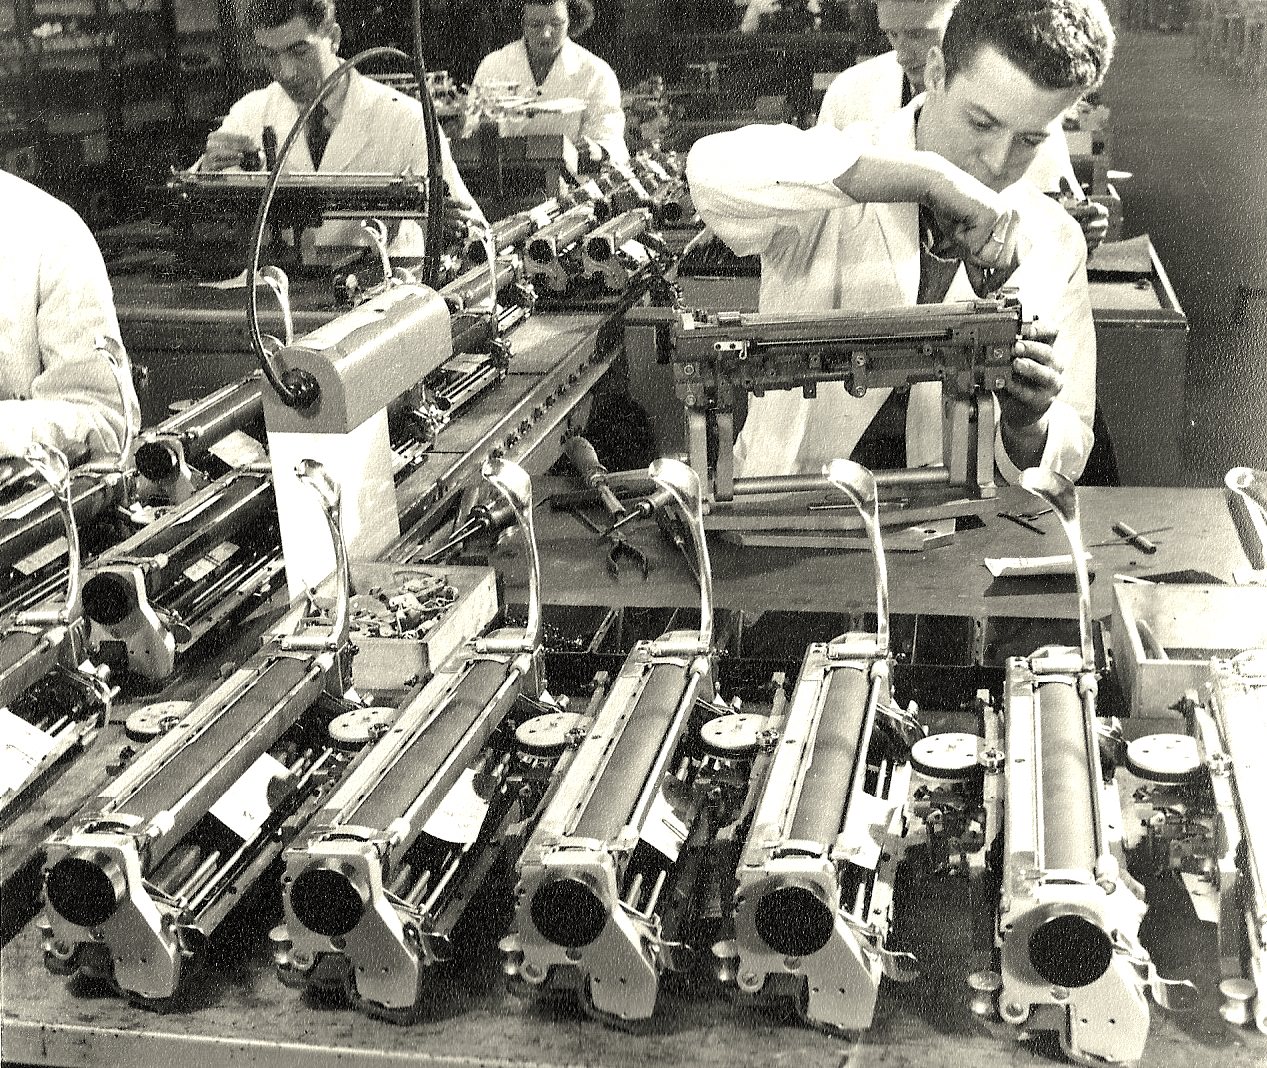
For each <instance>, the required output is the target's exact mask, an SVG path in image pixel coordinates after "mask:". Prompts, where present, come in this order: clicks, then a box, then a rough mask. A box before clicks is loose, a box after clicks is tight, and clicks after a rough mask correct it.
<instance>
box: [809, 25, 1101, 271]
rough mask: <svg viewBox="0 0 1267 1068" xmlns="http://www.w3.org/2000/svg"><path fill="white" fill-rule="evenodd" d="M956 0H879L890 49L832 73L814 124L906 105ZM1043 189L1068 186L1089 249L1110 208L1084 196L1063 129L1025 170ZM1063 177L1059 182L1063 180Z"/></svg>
mask: <svg viewBox="0 0 1267 1068" xmlns="http://www.w3.org/2000/svg"><path fill="white" fill-rule="evenodd" d="M954 7H955V0H878V3H877V4H876V13H877V15H878V17H879V22H880V29H881V31H882V32H883V33H884V34H885V36H887V37H888V39H889V43H890V44H891V45H892V46H893V51H892V52H886V53H884V55H881V56H875V57H873V58H871V59H868V60H864V61H863V62H861V63H858V64H856V65H855V66H852V67H850V68H849V69H848V70H846V71H842V72H841V73H840V74H838V75H836V77H835V79H834V80H833V81H832V83H831V85H830V86H828V88H827V92H826V93H825V94H824V96H823V104H822V107H821V108H819V111H818V125H819V126H834V127H835V128H836V129H837V130H843V129H844V128H845V127H846V126H848V125H849V124H850V123H853V122H878V121H880V120H881V119H884V118H886V117H887V116H889V115H892V114H893V113H894V112H895V111H899V110H901V109H902V108H904V107H906V105H907V104H909V103H910V102H911V100H913V99H914V98H915V97H916V96H918V95H919V94H920V93H922V92H923V91H924V64H925V63H927V62H928V52H929V49H930V48H935V47H937V46H939V45H940V44H941V39H942V35H943V34H944V33H945V32H946V23H947V22H948V21H949V20H950V13H951V11H953V10H954ZM1025 178H1026V179H1027V180H1028V181H1030V182H1033V183H1034V185H1036V186H1037V187H1038V188H1039V189H1040V190H1041V191H1042V192H1044V193H1061V192H1064V191H1066V190H1067V191H1069V192H1070V193H1072V194H1073V196H1074V198H1075V199H1074V200H1073V201H1072V202H1071V203H1069V204H1068V211H1069V214H1070V215H1072V216H1073V217H1074V218H1075V219H1076V220H1077V221H1078V225H1079V226H1081V227H1082V230H1083V234H1084V235H1085V236H1086V239H1087V247H1088V249H1090V250H1092V251H1094V250H1095V248H1096V247H1097V246H1098V245H1099V244H1100V242H1102V241H1103V240H1104V236H1105V234H1107V233H1108V227H1109V210H1108V209H1107V208H1105V207H1103V206H1102V205H1100V204H1096V203H1094V202H1093V201H1090V200H1086V199H1085V198H1084V197H1083V196H1082V194H1081V186H1080V185H1079V184H1078V179H1077V177H1076V175H1075V174H1074V170H1073V164H1072V163H1071V162H1070V160H1069V146H1068V145H1067V144H1066V143H1065V137H1064V134H1063V132H1055V133H1053V134H1052V136H1051V137H1048V138H1047V139H1046V140H1045V141H1044V142H1043V143H1042V145H1041V146H1040V147H1039V149H1038V151H1037V152H1036V153H1035V154H1034V160H1033V162H1032V163H1031V164H1030V165H1029V167H1028V168H1027V170H1026V172H1025ZM1062 179H1063V182H1062Z"/></svg>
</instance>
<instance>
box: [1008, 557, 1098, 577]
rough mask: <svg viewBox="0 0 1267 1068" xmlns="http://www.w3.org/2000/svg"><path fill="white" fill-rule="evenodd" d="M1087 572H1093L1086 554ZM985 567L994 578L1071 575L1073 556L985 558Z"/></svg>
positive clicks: (1089, 558)
mask: <svg viewBox="0 0 1267 1068" xmlns="http://www.w3.org/2000/svg"><path fill="white" fill-rule="evenodd" d="M1086 559H1087V570H1088V572H1094V570H1095V568H1094V567H1092V565H1091V554H1090V553H1088V554H1087V557H1086ZM985 566H986V567H987V568H989V570H990V574H991V575H993V576H994V577H995V578H1026V577H1033V576H1037V575H1072V574H1073V554H1072V553H1065V554H1064V555H1063V556H1006V557H1002V558H997V559H993V558H991V557H988V556H987V557H986V559H985Z"/></svg>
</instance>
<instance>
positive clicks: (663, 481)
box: [647, 457, 713, 653]
mask: <svg viewBox="0 0 1267 1068" xmlns="http://www.w3.org/2000/svg"><path fill="white" fill-rule="evenodd" d="M647 474H649V475H650V476H651V478H652V479H653V480H654V481H655V483H656V485H658V486H660V487H661V488H663V489H664V490H665V491H666V492H667V493H668V494H669V495H670V496H672V498H673V500H674V501H675V502H676V504H677V506H678V508H679V509H681V512H682V517H683V518H684V519H685V520H686V525H687V526H688V527H689V528H690V530H691V541H692V542H694V544H695V559H696V562H697V564H698V565H699V594H700V597H699V645H700V652H701V653H707V652H711V650H712V648H713V565H712V563H711V562H710V561H709V559H708V541H707V540H706V538H705V536H704V499H703V495H702V493H701V492H700V482H699V475H697V474H696V473H695V471H694V470H693V469H692V468H690V467H688V466H687V465H686V464H684V463H682V461H681V460H673V459H670V458H668V457H665V458H663V459H660V460H656V461H655V462H654V463H652V465H651V466H650V467H649V468H647Z"/></svg>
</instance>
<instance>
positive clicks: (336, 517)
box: [295, 460, 352, 648]
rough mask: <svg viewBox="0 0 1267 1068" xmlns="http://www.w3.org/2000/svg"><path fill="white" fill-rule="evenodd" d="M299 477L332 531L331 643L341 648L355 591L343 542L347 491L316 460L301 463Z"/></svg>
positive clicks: (345, 637) (298, 465) (346, 631)
mask: <svg viewBox="0 0 1267 1068" xmlns="http://www.w3.org/2000/svg"><path fill="white" fill-rule="evenodd" d="M295 475H296V477H298V479H299V481H300V482H302V483H303V484H304V485H305V486H307V487H308V488H309V489H311V490H312V491H313V492H314V493H315V494H316V495H317V499H318V500H320V501H321V509H322V511H323V512H324V513H325V517H326V524H327V525H328V526H329V528H330V541H331V543H332V544H333V546H334V577H335V588H334V598H335V601H334V620H333V621H332V622H331V624H330V640H331V644H332V646H333V647H334V648H341V647H342V646H344V645H345V644H347V639H348V601H349V599H350V595H351V592H352V574H351V570H350V568H349V567H348V550H347V543H346V542H345V541H344V540H343V491H342V489H341V488H340V486H339V484H338V483H337V482H336V481H335V480H334V479H333V478H331V477H330V472H329V471H327V470H326V469H325V467H324V466H323V465H322V464H320V463H318V462H317V461H316V460H300V461H299V463H298V464H297V465H296V466H295Z"/></svg>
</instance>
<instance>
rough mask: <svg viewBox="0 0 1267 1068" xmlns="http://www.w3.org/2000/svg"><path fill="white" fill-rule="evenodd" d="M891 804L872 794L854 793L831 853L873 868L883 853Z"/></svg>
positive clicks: (892, 807) (891, 810) (889, 820)
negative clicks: (834, 847)
mask: <svg viewBox="0 0 1267 1068" xmlns="http://www.w3.org/2000/svg"><path fill="white" fill-rule="evenodd" d="M895 807H896V806H894V805H893V804H892V802H889V801H885V800H883V799H882V798H879V797H875V796H873V795H872V794H864V793H858V794H855V795H854V797H853V798H852V799H851V800H850V802H849V814H848V815H847V816H846V817H845V830H844V835H843V839H844V840H843V841H842V842H840V844H839V846H838V848H837V849H836V850H833V854H832V855H833V856H835V855H837V854H839V855H840V856H843V857H844V858H845V859H846V860H848V861H849V862H850V863H852V864H857V865H858V867H860V868H866V869H867V870H868V871H875V870H876V868H877V867H878V866H879V863H880V855H881V854H882V853H883V852H884V845H885V841H886V839H887V838H888V829H889V823H890V822H891V821H892V819H893V811H894V808H895Z"/></svg>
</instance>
